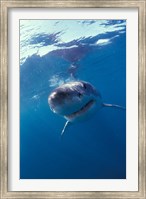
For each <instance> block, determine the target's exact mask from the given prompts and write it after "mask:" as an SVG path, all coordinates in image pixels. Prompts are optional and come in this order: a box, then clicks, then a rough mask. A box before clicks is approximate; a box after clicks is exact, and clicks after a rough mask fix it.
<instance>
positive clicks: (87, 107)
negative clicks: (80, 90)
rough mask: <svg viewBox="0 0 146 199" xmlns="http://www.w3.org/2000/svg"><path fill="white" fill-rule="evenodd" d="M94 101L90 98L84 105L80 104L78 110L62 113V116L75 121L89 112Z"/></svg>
mask: <svg viewBox="0 0 146 199" xmlns="http://www.w3.org/2000/svg"><path fill="white" fill-rule="evenodd" d="M95 103H96V101H95V100H90V101H89V102H87V103H86V104H85V105H84V106H82V107H81V108H80V109H79V110H78V111H75V112H73V113H71V114H68V115H64V117H65V118H66V119H67V120H68V121H71V122H72V121H75V120H78V119H80V118H82V117H84V116H85V115H86V113H88V112H90V111H91V109H92V108H93V106H94V105H95Z"/></svg>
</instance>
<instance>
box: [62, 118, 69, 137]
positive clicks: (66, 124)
mask: <svg viewBox="0 0 146 199" xmlns="http://www.w3.org/2000/svg"><path fill="white" fill-rule="evenodd" d="M69 124H70V122H69V121H67V122H66V123H65V125H64V127H63V130H62V132H61V135H63V134H64V132H65V130H66V128H67V126H68V125H69Z"/></svg>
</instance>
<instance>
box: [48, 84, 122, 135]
mask: <svg viewBox="0 0 146 199" xmlns="http://www.w3.org/2000/svg"><path fill="white" fill-rule="evenodd" d="M48 103H49V106H50V109H51V110H52V111H53V112H54V113H56V114H58V115H61V116H63V117H64V118H65V119H66V120H67V122H66V124H65V126H64V128H63V130H62V134H63V133H64V131H65V128H66V126H67V125H68V123H73V122H77V121H81V120H85V119H87V118H89V117H90V116H91V115H92V114H94V113H95V112H96V111H97V110H99V109H100V108H102V107H117V108H120V109H125V108H124V107H121V106H119V105H115V104H105V103H103V102H102V98H101V95H100V93H99V92H98V91H97V90H96V89H95V88H94V87H93V86H92V85H91V84H90V83H88V82H84V81H73V82H69V83H66V84H63V85H61V86H59V87H58V88H56V89H55V90H54V91H53V92H52V93H51V94H50V95H49V97H48Z"/></svg>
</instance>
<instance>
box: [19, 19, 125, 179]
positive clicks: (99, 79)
mask: <svg viewBox="0 0 146 199" xmlns="http://www.w3.org/2000/svg"><path fill="white" fill-rule="evenodd" d="M74 78H75V79H77V80H84V81H87V82H90V83H91V84H93V85H94V87H96V88H97V90H98V91H100V93H101V96H102V99H103V102H105V103H112V104H118V105H121V106H124V107H126V21H125V20H20V179H125V178H126V111H125V110H120V109H116V108H107V107H106V108H102V109H100V110H99V111H98V112H97V113H96V114H95V115H94V116H93V117H91V118H90V119H89V120H87V121H84V122H81V123H74V124H73V125H71V126H70V127H69V128H67V130H66V132H65V133H64V135H63V136H61V131H62V129H63V127H64V124H65V122H66V121H65V119H64V118H62V117H60V116H58V115H56V114H54V113H53V112H52V111H51V110H50V108H49V105H48V96H49V94H50V93H51V91H52V90H53V89H54V88H56V87H57V86H59V85H61V84H63V83H65V82H69V81H72V80H74Z"/></svg>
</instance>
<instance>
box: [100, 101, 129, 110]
mask: <svg viewBox="0 0 146 199" xmlns="http://www.w3.org/2000/svg"><path fill="white" fill-rule="evenodd" d="M102 106H103V107H113V108H119V109H122V110H126V108H125V107H123V106H119V105H117V104H105V103H103V104H102Z"/></svg>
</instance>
